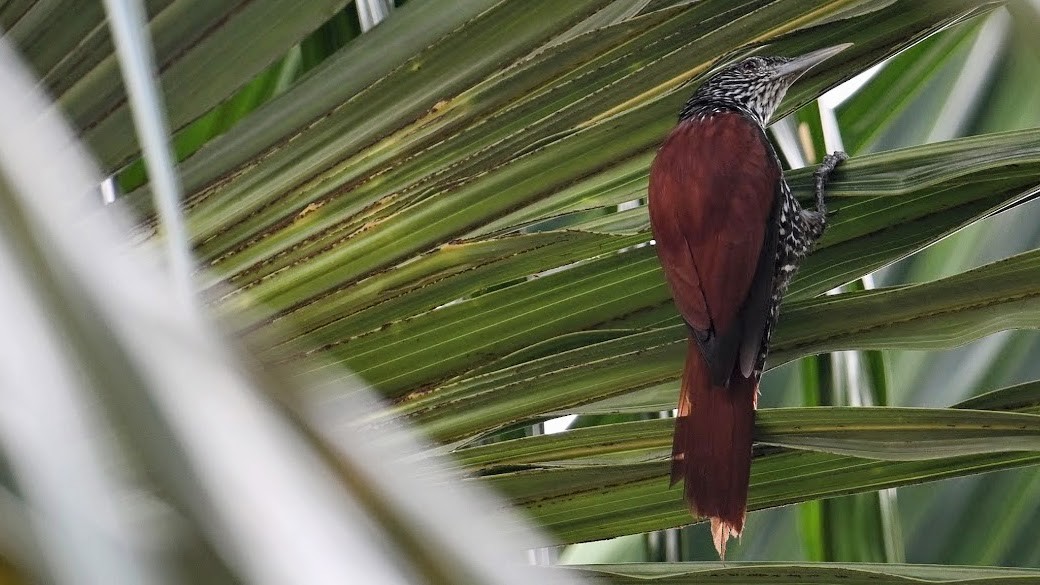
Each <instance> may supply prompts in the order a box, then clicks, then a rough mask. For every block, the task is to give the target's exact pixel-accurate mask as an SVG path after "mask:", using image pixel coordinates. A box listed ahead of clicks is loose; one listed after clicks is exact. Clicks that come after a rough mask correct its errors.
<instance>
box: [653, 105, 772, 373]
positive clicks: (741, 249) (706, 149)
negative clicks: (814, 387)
mask: <svg viewBox="0 0 1040 585" xmlns="http://www.w3.org/2000/svg"><path fill="white" fill-rule="evenodd" d="M780 177H781V172H780V168H779V166H778V165H777V163H776V157H775V155H774V154H773V152H772V150H771V149H770V147H769V146H768V143H767V142H766V139H765V136H764V134H763V132H762V130H761V129H760V128H759V127H758V125H757V124H755V123H754V122H752V121H751V120H749V119H747V118H745V117H743V116H741V115H740V114H737V113H735V112H723V113H719V114H716V115H715V116H713V117H711V118H708V119H704V120H696V119H694V120H687V121H684V122H682V123H680V124H679V125H678V126H677V127H676V128H675V130H673V131H672V133H671V134H670V135H669V136H668V138H667V139H666V140H665V143H664V145H663V146H662V147H661V150H660V151H659V152H658V155H657V158H656V159H655V160H654V164H653V166H652V167H651V170H650V224H651V226H652V228H653V232H654V238H655V239H656V247H657V253H658V256H659V257H660V259H661V264H662V265H663V266H664V271H665V276H666V278H667V279H668V284H669V285H670V287H671V289H672V296H673V297H674V299H675V304H676V306H677V307H678V309H679V312H680V314H682V317H683V319H684V320H685V321H686V323H687V324H688V325H689V326H690V328H691V329H692V330H693V333H694V338H695V340H696V341H697V343H698V345H699V347H700V349H701V352H702V353H703V354H704V357H705V359H706V360H707V362H708V366H709V369H710V371H711V374H712V376H711V378H712V381H713V382H714V383H716V384H720V385H724V382H725V381H726V380H727V379H728V378H729V376H730V374H731V373H732V372H733V364H734V362H735V361H736V360H737V357H738V353H745V352H746V351H747V350H744V351H741V345H742V344H743V343H744V342H746V341H749V340H748V339H746V338H747V335H746V334H747V333H748V332H749V331H751V332H753V331H755V329H756V328H760V327H761V328H764V324H765V320H766V319H767V318H768V303H767V302H765V303H763V302H754V303H751V304H748V303H747V301H748V300H749V296H750V297H752V299H750V300H755V301H761V300H762V298H761V295H762V294H765V295H766V297H765V300H766V301H768V295H769V294H770V292H771V291H770V289H771V284H772V269H773V266H772V264H771V263H772V262H773V258H774V257H775V256H773V254H772V253H770V254H769V256H770V257H769V258H765V256H766V254H764V252H765V251H770V252H774V251H775V247H774V246H775V238H776V235H775V231H771V230H772V229H773V228H775V217H773V216H772V213H773V208H774V207H775V203H776V202H777V201H778V198H777V187H778V185H779V181H780ZM762 262H766V263H768V266H762ZM760 268H761V269H760ZM762 279H764V280H765V281H764V282H763V281H762ZM756 280H757V281H758V282H756ZM753 283H754V284H755V290H754V291H752V284H753ZM751 305H754V306H751ZM748 309H751V310H752V312H754V313H755V314H753V315H751V314H747V313H748V311H747V310H748ZM760 339H761V338H760V337H759V342H760ZM749 345H750V344H749ZM749 349H751V348H749ZM757 350H758V348H757V347H755V348H753V351H754V352H756V353H757ZM742 369H743V368H742Z"/></svg>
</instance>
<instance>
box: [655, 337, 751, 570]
mask: <svg viewBox="0 0 1040 585" xmlns="http://www.w3.org/2000/svg"><path fill="white" fill-rule="evenodd" d="M757 392H758V380H757V379H756V377H755V376H752V377H751V378H745V377H744V376H743V375H742V374H741V372H740V368H739V366H735V367H734V373H733V374H732V376H731V377H730V380H729V386H728V387H724V386H712V385H711V381H710V375H709V371H708V365H707V363H706V362H705V361H704V357H703V356H702V355H701V354H700V351H698V349H697V346H696V344H695V343H693V341H692V340H691V341H690V344H689V349H688V350H687V354H686V367H685V369H684V370H683V377H682V391H681V393H680V395H679V415H678V418H677V419H676V421H675V437H674V439H673V443H672V474H671V481H672V484H675V483H676V482H677V481H679V479H682V480H684V481H685V484H686V485H685V489H684V495H685V498H686V503H687V505H689V507H690V510H691V511H692V512H693V513H694V514H695V515H698V516H702V517H706V518H710V519H711V533H712V541H713V542H714V543H715V548H716V550H718V551H719V556H720V557H722V558H725V556H726V542H727V541H728V540H729V538H730V537H732V536H740V531H741V530H743V528H744V516H745V513H746V510H747V490H748V482H749V479H750V474H751V442H752V433H753V432H754V426H755V402H756V398H757Z"/></svg>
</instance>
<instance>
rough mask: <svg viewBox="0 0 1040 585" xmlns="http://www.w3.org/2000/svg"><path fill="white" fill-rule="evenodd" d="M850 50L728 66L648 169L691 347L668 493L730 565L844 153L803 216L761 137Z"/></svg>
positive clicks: (662, 251) (654, 220)
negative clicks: (782, 108) (775, 348)
mask: <svg viewBox="0 0 1040 585" xmlns="http://www.w3.org/2000/svg"><path fill="white" fill-rule="evenodd" d="M849 46H851V43H846V44H842V45H838V46H834V47H828V48H825V49H820V50H817V51H813V52H810V53H807V54H804V55H802V56H799V57H795V58H788V57H760V56H752V57H748V58H745V59H743V60H741V61H739V62H737V63H735V64H732V65H729V66H726V67H724V68H722V69H720V70H719V71H718V72H717V73H714V74H713V75H711V76H710V77H709V78H708V79H707V80H706V81H705V82H704V83H703V84H701V85H700V86H699V87H698V88H697V89H696V91H695V92H694V93H693V95H692V97H690V98H689V101H687V102H686V104H685V106H684V107H683V108H682V111H681V112H680V114H679V122H678V124H677V125H676V126H675V128H674V129H673V130H672V131H671V133H670V134H669V135H668V136H667V138H666V139H665V140H664V142H663V144H662V146H661V147H660V149H659V150H658V152H657V155H656V157H655V158H654V161H653V163H652V164H651V167H650V182H649V188H648V198H649V202H648V207H649V214H650V224H651V230H652V233H653V238H654V246H655V248H656V251H657V256H658V259H659V261H660V263H661V265H662V267H663V269H664V275H665V279H666V280H667V282H668V285H669V288H670V289H671V292H672V298H673V301H674V303H675V305H676V308H677V309H678V311H679V313H680V315H681V316H682V319H683V321H684V322H685V323H686V329H687V334H688V338H689V340H688V342H687V351H686V362H685V366H684V368H683V372H682V378H681V382H680V394H679V404H678V412H677V416H676V422H675V431H674V437H673V443H672V456H671V485H675V484H676V483H678V482H679V481H680V480H681V481H683V482H684V484H685V485H684V489H683V496H684V500H685V501H686V504H687V506H688V507H689V509H690V511H691V513H692V514H693V515H694V516H695V517H700V518H707V519H709V520H710V522H711V535H712V542H713V544H714V545H715V549H716V550H717V552H718V554H719V557H720V558H722V559H725V555H726V544H727V543H728V541H729V539H730V538H732V537H739V536H740V534H741V532H742V530H743V528H744V520H745V516H746V512H747V492H748V484H749V479H750V473H751V453H752V439H753V431H754V416H755V409H756V408H757V405H758V386H759V379H760V378H761V375H762V370H763V366H764V364H765V360H766V354H767V352H768V346H769V339H770V335H771V334H772V331H773V328H774V326H775V325H776V321H777V317H778V316H779V310H780V303H781V300H782V299H783V295H784V292H785V290H786V289H787V286H788V284H790V282H791V278H792V276H793V275H794V273H795V271H796V270H797V268H798V264H799V262H800V261H801V260H802V259H803V258H804V257H805V256H806V255H807V254H808V253H809V252H810V251H811V250H812V249H813V247H814V246H815V245H816V242H817V241H818V240H819V239H820V237H821V236H822V235H823V232H824V229H825V228H826V227H827V218H828V211H827V205H826V201H825V197H824V191H825V187H826V183H827V181H828V179H829V178H830V175H831V174H832V173H833V172H834V170H835V168H836V167H837V166H838V165H839V164H840V163H841V162H843V161H844V160H846V158H847V155H846V154H845V153H843V152H834V153H833V154H829V155H827V156H826V157H824V160H823V161H822V163H821V165H820V166H819V167H818V169H817V170H816V171H815V198H816V201H815V207H816V208H815V209H803V208H802V206H801V204H800V203H799V202H798V200H797V199H795V197H794V196H793V195H792V194H791V189H790V188H789V187H788V185H787V181H786V180H785V178H784V173H783V170H782V167H781V164H780V159H779V157H777V154H776V151H775V150H774V149H773V147H772V145H771V143H770V141H769V139H768V137H767V136H766V132H765V129H766V126H767V124H768V123H769V120H770V117H771V116H772V115H773V112H774V111H775V110H776V108H777V106H778V105H779V104H780V101H781V100H782V99H783V97H784V95H785V94H786V92H787V90H788V89H789V88H790V87H791V85H792V84H793V83H794V82H795V80H797V79H798V78H799V77H801V76H802V75H803V74H804V73H805V72H806V71H808V70H809V69H811V68H812V67H814V66H816V65H818V64H820V63H822V62H823V61H825V60H827V59H829V58H831V57H833V56H834V55H836V54H838V53H839V52H841V51H843V50H845V49H846V48H848V47H849Z"/></svg>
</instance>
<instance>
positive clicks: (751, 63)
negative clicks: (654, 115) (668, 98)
mask: <svg viewBox="0 0 1040 585" xmlns="http://www.w3.org/2000/svg"><path fill="white" fill-rule="evenodd" d="M850 46H852V44H851V43H845V44H842V45H837V46H834V47H828V48H826V49H820V50H818V51H813V52H811V53H807V54H805V55H802V56H801V57H793V58H792V57H748V58H747V59H744V60H742V61H738V62H737V63H734V64H733V65H729V66H728V67H725V68H723V69H720V70H719V71H718V72H717V73H715V74H714V75H712V76H711V77H709V78H708V80H707V81H705V82H704V83H703V84H702V85H701V86H700V87H699V88H697V91H696V92H695V93H694V94H693V97H691V98H690V101H689V102H688V103H687V105H686V108H684V109H683V115H682V116H681V117H686V116H687V115H690V114H692V113H693V112H694V110H695V109H696V108H697V107H698V106H728V107H732V108H737V109H740V110H743V111H744V112H746V113H749V114H751V116H752V117H754V118H755V119H756V120H758V123H759V124H761V125H762V126H765V125H766V124H767V123H768V122H769V118H770V117H771V116H772V115H773V112H774V111H775V110H776V107H777V106H778V105H780V100H782V99H784V94H786V93H787V90H788V88H790V87H791V84H793V83H794V82H795V80H797V79H798V78H799V77H801V76H802V75H803V74H804V73H805V72H806V71H808V70H809V69H812V68H813V67H815V66H816V65H818V64H820V63H822V62H823V61H825V60H827V59H829V58H830V57H833V56H834V55H836V54H838V53H840V52H842V51H844V50H845V49H847V48H848V47H850Z"/></svg>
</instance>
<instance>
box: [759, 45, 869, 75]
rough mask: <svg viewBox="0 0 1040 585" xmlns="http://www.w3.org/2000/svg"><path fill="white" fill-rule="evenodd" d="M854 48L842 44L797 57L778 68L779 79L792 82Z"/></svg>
mask: <svg viewBox="0 0 1040 585" xmlns="http://www.w3.org/2000/svg"><path fill="white" fill-rule="evenodd" d="M851 46H852V43H842V44H840V45H835V46H833V47H827V48H826V49H820V50H818V51H813V52H811V53H806V54H804V55H802V56H801V57H795V58H794V59H792V60H790V61H788V62H787V63H784V64H783V65H780V66H778V67H777V68H776V76H777V77H789V78H791V81H794V80H795V79H798V78H799V77H801V76H802V75H803V74H804V73H805V72H806V71H808V70H810V69H812V68H813V67H815V66H817V65H819V64H820V63H823V62H824V61H826V60H827V59H830V58H831V57H833V56H835V55H837V54H838V53H840V52H842V51H844V50H845V49H848V48H849V47H851Z"/></svg>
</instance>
